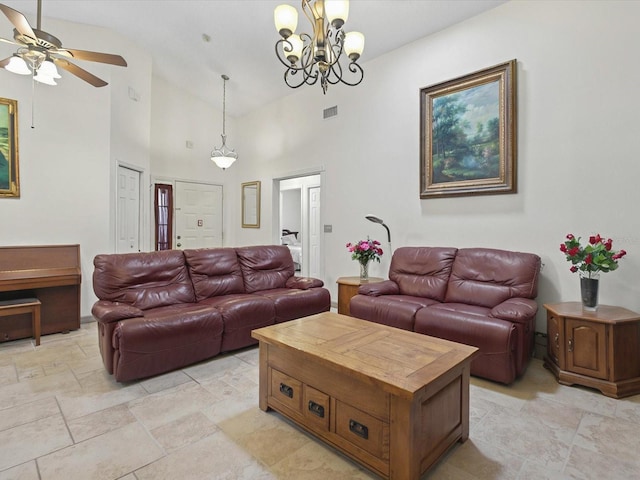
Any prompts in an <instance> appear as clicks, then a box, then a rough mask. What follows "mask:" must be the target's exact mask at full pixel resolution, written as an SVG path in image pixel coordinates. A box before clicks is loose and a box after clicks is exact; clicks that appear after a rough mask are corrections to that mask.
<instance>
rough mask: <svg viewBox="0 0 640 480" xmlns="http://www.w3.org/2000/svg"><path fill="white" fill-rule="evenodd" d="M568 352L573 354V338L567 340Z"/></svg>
mask: <svg viewBox="0 0 640 480" xmlns="http://www.w3.org/2000/svg"><path fill="white" fill-rule="evenodd" d="M569 351H570V352H573V338H570V339H569Z"/></svg>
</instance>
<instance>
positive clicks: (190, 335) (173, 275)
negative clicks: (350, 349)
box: [91, 245, 331, 382]
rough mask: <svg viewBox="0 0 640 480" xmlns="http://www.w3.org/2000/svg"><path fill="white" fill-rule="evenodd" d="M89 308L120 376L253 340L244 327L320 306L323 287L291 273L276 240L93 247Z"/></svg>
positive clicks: (325, 299) (325, 304)
mask: <svg viewBox="0 0 640 480" xmlns="http://www.w3.org/2000/svg"><path fill="white" fill-rule="evenodd" d="M93 263H94V267H95V269H94V273H93V289H94V292H95V294H96V296H97V297H98V299H99V300H98V301H97V302H96V303H95V304H94V306H93V308H92V310H91V313H92V314H93V316H94V317H95V318H96V319H97V321H98V336H99V343H100V352H101V354H102V359H103V361H104V365H105V367H106V369H107V371H109V373H112V374H113V375H114V377H115V379H116V380H118V381H120V382H124V381H129V380H133V379H137V378H143V377H148V376H151V375H156V374H159V373H163V372H167V371H170V370H173V369H176V368H180V367H183V366H185V365H189V364H192V363H195V362H198V361H201V360H204V359H207V358H210V357H213V356H215V355H218V354H219V353H221V352H228V351H231V350H235V349H238V348H242V347H246V346H249V345H253V344H255V343H256V341H255V340H254V339H252V338H251V330H253V329H255V328H260V327H264V326H268V325H273V324H274V323H280V322H286V321H287V320H292V319H294V318H299V317H304V316H307V315H312V314H315V313H320V312H326V311H328V310H329V308H330V306H331V298H330V295H329V291H328V290H327V289H326V288H323V282H322V281H321V280H318V279H314V278H305V277H296V276H294V265H293V260H292V258H291V254H290V252H289V249H288V248H287V247H286V246H283V245H273V246H252V247H239V248H211V249H198V250H184V251H180V250H165V251H159V252H148V253H129V254H104V255H97V256H96V257H95V259H94V261H93Z"/></svg>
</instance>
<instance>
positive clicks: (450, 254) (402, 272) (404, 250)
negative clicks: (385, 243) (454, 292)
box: [389, 247, 457, 302]
mask: <svg viewBox="0 0 640 480" xmlns="http://www.w3.org/2000/svg"><path fill="white" fill-rule="evenodd" d="M456 251H457V249H456V248H445V247H401V248H398V249H396V251H395V252H393V258H392V259H391V267H390V269H389V279H390V280H393V281H394V282H396V283H397V284H398V287H399V288H400V293H401V294H402V295H412V296H414V297H425V298H432V299H433V300H437V301H439V302H441V301H443V300H444V298H445V294H446V291H447V281H448V280H449V275H450V273H451V265H452V264H453V260H454V258H455V256H456Z"/></svg>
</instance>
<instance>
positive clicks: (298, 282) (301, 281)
mask: <svg viewBox="0 0 640 480" xmlns="http://www.w3.org/2000/svg"><path fill="white" fill-rule="evenodd" d="M322 286H324V282H323V281H322V280H320V279H318V278H312V277H295V276H294V277H289V278H288V279H287V283H286V287H287V288H297V289H299V290H309V289H310V288H316V287H322Z"/></svg>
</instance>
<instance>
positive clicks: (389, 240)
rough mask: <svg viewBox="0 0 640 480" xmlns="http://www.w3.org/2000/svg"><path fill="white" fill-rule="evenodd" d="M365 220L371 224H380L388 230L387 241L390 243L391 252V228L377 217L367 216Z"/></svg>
mask: <svg viewBox="0 0 640 480" xmlns="http://www.w3.org/2000/svg"><path fill="white" fill-rule="evenodd" d="M364 218H366V219H367V220H369V221H370V222H373V223H379V224H380V225H382V226H383V227H384V228H385V229H386V230H387V241H388V242H389V250H391V232H390V231H389V227H387V226H386V225H385V224H384V220H382V219H381V218H380V217H376V216H375V215H371V214H369V215H365V217H364Z"/></svg>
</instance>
